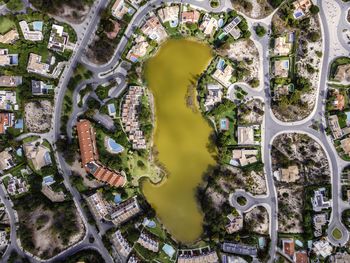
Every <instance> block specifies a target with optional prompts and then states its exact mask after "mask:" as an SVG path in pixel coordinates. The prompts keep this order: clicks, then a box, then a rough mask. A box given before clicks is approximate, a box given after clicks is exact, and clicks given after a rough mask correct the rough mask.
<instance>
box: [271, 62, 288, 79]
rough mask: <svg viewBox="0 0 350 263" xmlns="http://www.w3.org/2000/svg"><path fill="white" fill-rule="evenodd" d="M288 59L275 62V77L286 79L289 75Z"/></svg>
mask: <svg viewBox="0 0 350 263" xmlns="http://www.w3.org/2000/svg"><path fill="white" fill-rule="evenodd" d="M289 66H290V65H289V59H281V60H275V63H274V74H275V76H276V77H280V78H287V77H288V74H289Z"/></svg>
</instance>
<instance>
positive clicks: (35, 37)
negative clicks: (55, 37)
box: [19, 21, 43, 41]
mask: <svg viewBox="0 0 350 263" xmlns="http://www.w3.org/2000/svg"><path fill="white" fill-rule="evenodd" d="M33 24H34V25H38V26H36V27H35V29H36V30H33V31H32V30H30V29H29V26H28V23H27V22H26V21H21V22H19V26H20V28H21V30H22V33H23V36H24V39H25V40H30V41H42V40H43V33H42V32H41V31H42V22H41V21H36V22H33ZM40 25H41V26H40Z"/></svg>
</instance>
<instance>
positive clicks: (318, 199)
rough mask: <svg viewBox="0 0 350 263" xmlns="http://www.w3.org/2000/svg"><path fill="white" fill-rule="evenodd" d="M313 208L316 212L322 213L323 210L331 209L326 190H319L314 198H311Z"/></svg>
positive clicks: (315, 191)
mask: <svg viewBox="0 0 350 263" xmlns="http://www.w3.org/2000/svg"><path fill="white" fill-rule="evenodd" d="M311 203H312V208H313V210H314V211H315V212H321V211H322V209H328V208H330V207H331V202H330V200H326V189H325V188H319V189H318V190H314V197H311Z"/></svg>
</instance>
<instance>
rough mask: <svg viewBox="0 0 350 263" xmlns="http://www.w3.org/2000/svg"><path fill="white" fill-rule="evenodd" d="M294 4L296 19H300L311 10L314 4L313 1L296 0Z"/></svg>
mask: <svg viewBox="0 0 350 263" xmlns="http://www.w3.org/2000/svg"><path fill="white" fill-rule="evenodd" d="M293 6H294V12H293V16H294V19H300V18H302V17H303V16H305V14H306V13H308V12H309V9H310V7H311V6H312V1H311V0H296V1H294V2H293Z"/></svg>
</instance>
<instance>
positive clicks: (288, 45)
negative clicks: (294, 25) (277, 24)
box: [273, 33, 294, 56]
mask: <svg viewBox="0 0 350 263" xmlns="http://www.w3.org/2000/svg"><path fill="white" fill-rule="evenodd" d="M293 41H294V33H289V34H288V35H285V36H281V37H277V38H275V45H274V50H273V51H274V54H275V55H277V56H287V55H288V54H289V53H290V52H291V50H292V47H293Z"/></svg>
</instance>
